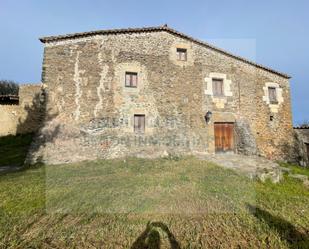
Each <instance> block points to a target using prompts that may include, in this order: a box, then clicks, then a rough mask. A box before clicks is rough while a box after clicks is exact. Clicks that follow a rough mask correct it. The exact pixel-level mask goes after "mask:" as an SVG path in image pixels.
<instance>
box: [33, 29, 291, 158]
mask: <svg viewBox="0 0 309 249" xmlns="http://www.w3.org/2000/svg"><path fill="white" fill-rule="evenodd" d="M40 40H41V42H42V43H43V44H44V58H43V67H42V68H43V72H42V83H43V87H44V89H45V91H46V116H47V117H52V118H49V119H47V120H45V122H44V124H43V126H42V128H41V129H40V131H39V133H38V135H37V136H38V139H36V140H35V143H34V144H33V146H32V150H31V153H29V155H30V156H29V161H30V162H35V161H37V160H38V159H40V160H43V161H44V162H47V163H53V164H57V163H62V162H68V160H69V161H70V162H73V161H81V160H88V159H94V158H118V157H125V156H132V155H135V156H142V157H159V156H164V155H186V154H214V153H241V154H246V155H261V156H264V157H266V158H269V159H272V160H282V159H283V160H287V159H288V157H289V155H290V152H291V151H292V147H293V127H292V115H291V99H290V85H289V78H290V76H288V75H286V74H284V73H280V72H277V71H275V70H273V69H270V68H267V67H265V66H262V65H259V64H256V63H253V62H250V61H248V60H246V59H244V58H241V57H238V56H235V55H232V54H230V53H228V52H226V51H223V50H221V49H219V48H216V47H214V46H212V45H209V44H207V43H205V42H202V41H200V40H197V39H194V38H192V37H189V36H187V35H185V34H183V33H180V32H178V31H176V30H174V29H172V28H170V27H168V26H166V25H164V26H159V27H148V28H133V29H132V28H129V29H115V30H99V31H93V32H85V33H76V34H71V35H61V36H52V37H44V38H41V39H40ZM206 114H207V118H206ZM166 140H168V141H166ZM169 140H171V141H169ZM123 141H125V142H123ZM141 141H142V143H141ZM149 141H150V142H149ZM128 143H129V144H128Z"/></svg>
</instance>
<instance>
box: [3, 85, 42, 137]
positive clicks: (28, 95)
mask: <svg viewBox="0 0 309 249" xmlns="http://www.w3.org/2000/svg"><path fill="white" fill-rule="evenodd" d="M41 88H42V85H41V84H33V85H32V84H26V85H21V86H20V87H19V103H18V104H0V120H1V126H0V136H7V135H16V134H23V133H29V132H35V131H37V130H38V128H39V125H40V120H41V119H42V113H41V112H40V110H41V105H42V103H41V101H40V99H41Z"/></svg>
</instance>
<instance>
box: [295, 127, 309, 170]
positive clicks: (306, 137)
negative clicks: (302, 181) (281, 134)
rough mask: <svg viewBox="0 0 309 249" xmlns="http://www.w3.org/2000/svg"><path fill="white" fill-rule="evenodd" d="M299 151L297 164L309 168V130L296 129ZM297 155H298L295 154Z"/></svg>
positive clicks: (296, 146)
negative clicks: (308, 150) (308, 146)
mask: <svg viewBox="0 0 309 249" xmlns="http://www.w3.org/2000/svg"><path fill="white" fill-rule="evenodd" d="M294 132H295V135H296V144H295V149H296V150H297V152H298V153H297V158H296V162H297V163H299V164H300V165H302V166H309V158H308V152H307V146H306V144H309V128H295V129H294ZM295 154H296V153H295Z"/></svg>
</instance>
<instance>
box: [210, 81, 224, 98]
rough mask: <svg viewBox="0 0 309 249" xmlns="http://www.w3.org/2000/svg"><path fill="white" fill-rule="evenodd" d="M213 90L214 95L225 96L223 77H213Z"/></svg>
mask: <svg viewBox="0 0 309 249" xmlns="http://www.w3.org/2000/svg"><path fill="white" fill-rule="evenodd" d="M212 91H213V95H214V96H224V89H223V79H212Z"/></svg>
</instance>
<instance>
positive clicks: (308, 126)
mask: <svg viewBox="0 0 309 249" xmlns="http://www.w3.org/2000/svg"><path fill="white" fill-rule="evenodd" d="M293 128H294V129H309V125H305V126H295V127H293Z"/></svg>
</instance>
